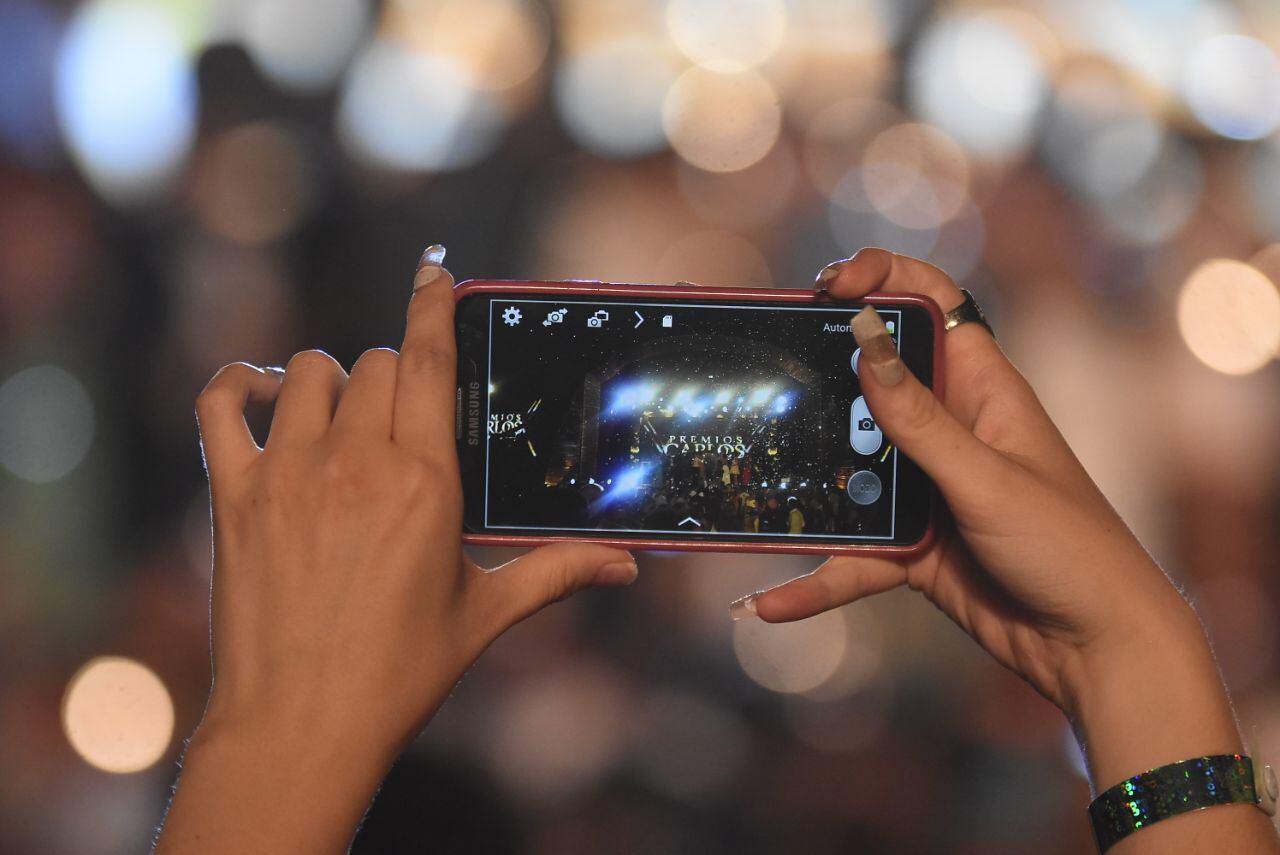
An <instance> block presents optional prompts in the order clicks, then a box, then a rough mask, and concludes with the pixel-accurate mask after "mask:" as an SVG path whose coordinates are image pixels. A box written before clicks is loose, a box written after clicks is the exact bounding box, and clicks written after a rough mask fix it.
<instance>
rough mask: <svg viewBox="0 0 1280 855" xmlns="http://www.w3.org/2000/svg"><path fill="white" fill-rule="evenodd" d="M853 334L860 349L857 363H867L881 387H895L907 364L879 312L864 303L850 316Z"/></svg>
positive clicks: (903, 374)
mask: <svg viewBox="0 0 1280 855" xmlns="http://www.w3.org/2000/svg"><path fill="white" fill-rule="evenodd" d="M853 337H854V338H855V339H856V340H857V342H858V346H859V347H861V348H862V357H861V358H860V359H859V360H858V364H859V365H870V366H871V372H872V373H873V374H875V375H876V380H877V381H878V382H879V383H880V385H882V386H897V385H898V384H899V383H901V382H902V378H903V377H905V376H906V373H907V366H906V365H904V364H903V363H902V357H900V356H899V355H898V348H897V347H895V346H894V344H893V339H892V338H890V337H889V330H888V328H887V327H885V325H884V321H882V320H880V315H878V314H877V313H876V310H875V309H873V308H872V307H871V306H867V307H866V308H864V309H863V310H862V311H861V312H858V314H857V315H855V316H854V318H853Z"/></svg>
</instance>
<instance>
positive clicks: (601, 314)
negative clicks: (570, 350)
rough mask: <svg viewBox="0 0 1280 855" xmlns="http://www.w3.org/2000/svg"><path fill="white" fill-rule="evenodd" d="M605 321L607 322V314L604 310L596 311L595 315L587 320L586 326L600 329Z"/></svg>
mask: <svg viewBox="0 0 1280 855" xmlns="http://www.w3.org/2000/svg"><path fill="white" fill-rule="evenodd" d="M607 320H609V313H608V312H606V311H605V310H604V309H596V313H595V314H594V315H592V316H591V317H589V318H587V326H589V327H594V328H596V329H600V328H601V327H603V326H604V322H605V321H607Z"/></svg>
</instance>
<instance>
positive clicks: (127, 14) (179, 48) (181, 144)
mask: <svg viewBox="0 0 1280 855" xmlns="http://www.w3.org/2000/svg"><path fill="white" fill-rule="evenodd" d="M55 106H56V108H57V115H58V121H59V124H60V126H61V129H62V134H63V137H64V138H65V140H66V144H67V146H68V148H69V149H70V151H71V154H72V156H73V157H74V158H75V159H76V161H77V163H78V164H79V165H80V167H81V169H82V170H83V172H84V173H85V176H86V177H87V178H88V179H89V180H90V181H91V182H92V183H93V184H94V186H95V187H96V188H97V190H98V192H100V193H101V194H102V195H103V196H104V197H106V198H107V199H109V200H111V201H113V202H116V203H121V204H128V203H132V202H136V201H138V200H141V199H145V198H147V197H149V196H152V195H154V194H155V193H156V192H158V191H159V190H161V189H163V187H164V186H165V184H166V183H167V182H168V181H169V180H170V179H172V178H173V177H174V175H175V174H176V173H177V171H178V169H179V167H180V166H181V165H182V163H183V161H184V160H185V158H186V155H187V152H188V150H189V149H190V146H191V142H192V139H193V137H194V135H195V120H196V82H195V74H194V71H193V69H192V67H191V57H190V55H189V50H188V45H187V43H186V34H185V33H184V30H183V28H182V24H181V22H180V21H179V19H177V18H176V17H175V16H174V15H173V14H171V13H170V11H169V7H167V6H165V5H163V4H159V3H145V2H141V0H94V2H90V3H88V4H86V5H84V6H81V7H80V8H79V9H77V11H76V14H75V16H74V17H73V18H72V20H71V22H70V24H69V25H68V30H67V34H66V37H65V39H64V40H63V43H62V47H61V51H60V53H59V56H58V65H57V71H56V78H55Z"/></svg>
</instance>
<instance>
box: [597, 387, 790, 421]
mask: <svg viewBox="0 0 1280 855" xmlns="http://www.w3.org/2000/svg"><path fill="white" fill-rule="evenodd" d="M794 403H795V395H794V394H793V393H791V392H787V391H781V392H780V391H779V390H778V388H777V386H776V385H775V384H767V385H762V386H755V387H745V388H744V387H743V386H742V385H741V384H731V385H727V386H724V387H720V388H714V389H703V388H702V387H700V386H697V385H693V384H688V385H663V384H661V383H654V382H644V383H636V382H632V383H621V384H619V385H617V386H616V387H615V388H614V389H613V390H612V392H611V397H610V400H609V404H608V408H607V410H606V412H607V414H608V415H609V416H610V417H622V416H630V415H645V416H652V415H654V414H661V415H662V416H664V417H666V418H678V417H683V418H690V419H696V418H704V417H706V416H708V415H711V414H713V413H715V414H717V415H718V416H719V417H721V418H723V417H724V416H725V415H732V416H735V417H736V416H740V415H752V416H765V415H781V414H783V413H786V412H788V411H789V410H790V409H791V407H792V406H793V404H794Z"/></svg>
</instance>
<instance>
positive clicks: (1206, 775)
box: [1089, 754, 1270, 852]
mask: <svg viewBox="0 0 1280 855" xmlns="http://www.w3.org/2000/svg"><path fill="white" fill-rule="evenodd" d="M1267 771H1268V772H1270V767H1267ZM1260 802H1261V800H1260V799H1259V793H1258V785H1257V783H1256V782H1255V780H1254V776H1253V761H1252V760H1251V759H1250V758H1249V757H1246V756H1245V755H1243V754H1218V755H1215V756H1212V757H1195V758H1192V759H1190V760H1183V761H1181V762H1180V763H1170V764H1169V765H1168V766H1160V767H1159V768H1156V769H1152V770H1150V771H1147V772H1143V773H1142V774H1140V775H1134V776H1133V777H1132V778H1129V779H1127V780H1124V781H1121V782H1120V783H1119V784H1116V785H1115V786H1114V787H1112V788H1111V789H1109V790H1107V791H1106V792H1105V793H1103V794H1102V795H1100V796H1098V797H1097V798H1096V799H1094V800H1093V802H1092V804H1090V805H1089V821H1090V822H1091V823H1092V824H1093V837H1094V840H1096V841H1097V843H1098V851H1099V852H1106V851H1107V850H1108V849H1109V848H1111V846H1112V845H1114V844H1115V843H1116V841H1118V840H1123V839H1124V838H1126V837H1128V836H1129V835H1130V834H1133V833H1134V832H1135V831H1138V830H1139V829H1142V828H1146V827H1147V826H1148V825H1151V824H1152V823H1156V822H1159V821H1160V820H1162V819H1168V818H1169V817H1171V816H1177V815H1178V814H1180V813H1187V812H1189V811H1193V810H1200V809H1201V808H1207V807H1213V806H1214V805H1231V804H1252V805H1257V804H1260Z"/></svg>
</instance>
